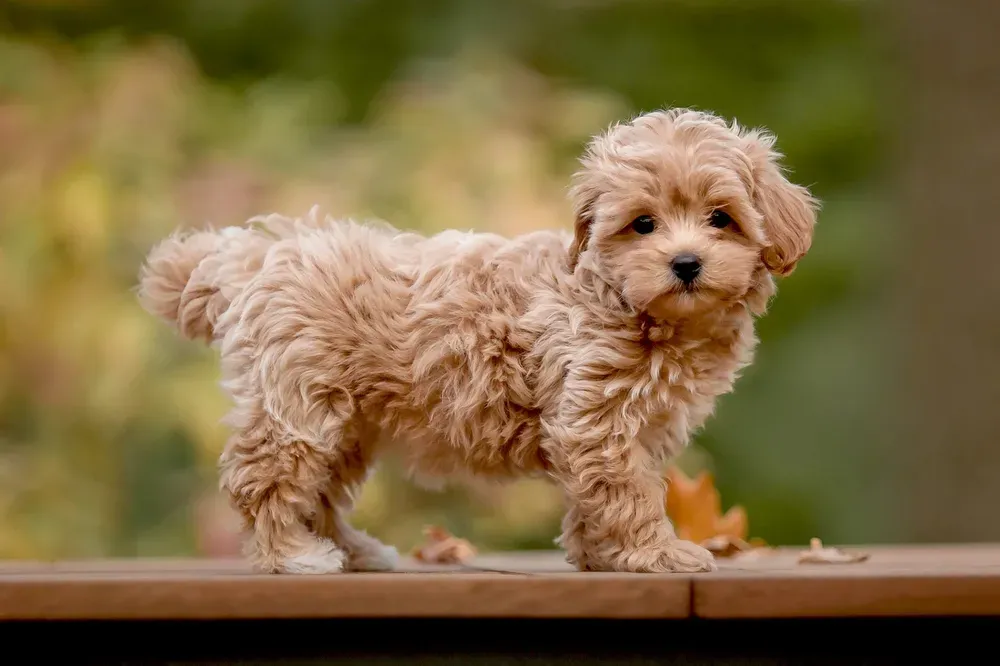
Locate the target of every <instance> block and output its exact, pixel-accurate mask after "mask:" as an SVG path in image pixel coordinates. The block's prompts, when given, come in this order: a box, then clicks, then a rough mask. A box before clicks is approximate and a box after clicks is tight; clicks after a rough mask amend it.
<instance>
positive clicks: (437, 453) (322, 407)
mask: <svg viewBox="0 0 1000 666" xmlns="http://www.w3.org/2000/svg"><path fill="white" fill-rule="evenodd" d="M773 143H774V139H773V137H772V136H771V135H769V134H767V133H766V132H763V131H758V130H749V131H748V130H744V129H742V128H740V127H739V126H737V125H736V124H728V123H726V122H724V121H723V120H721V119H720V118H718V117H716V116H713V115H711V114H707V113H703V112H699V111H692V110H684V109H672V110H667V111H659V112H655V113H649V114H646V115H642V116H639V117H637V118H635V119H633V120H632V121H631V122H628V123H623V124H619V125H617V126H614V127H612V128H611V129H610V130H608V131H607V132H606V133H604V134H603V135H601V136H599V137H596V138H595V139H594V140H593V141H592V142H591V143H590V145H589V147H588V149H587V151H586V154H585V155H584V157H583V158H582V164H581V169H580V170H579V173H578V174H577V175H576V180H575V183H574V185H573V188H572V192H571V195H572V200H573V204H574V208H575V214H576V224H575V233H574V234H573V235H570V234H568V233H564V232H560V231H542V232H535V233H530V234H526V235H523V236H520V237H516V238H511V239H507V238H503V237H501V236H498V235H495V234H490V233H471V232H470V233H466V232H458V231H446V232H443V233H440V234H437V235H433V236H430V237H424V236H421V235H417V234H413V233H402V232H399V231H396V230H395V229H392V228H390V227H387V226H375V225H368V224H358V223H355V222H352V221H338V220H330V219H319V217H318V216H317V215H316V211H315V210H314V211H312V212H311V213H310V215H308V216H306V217H305V218H303V219H294V218H288V217H283V216H279V215H270V216H266V217H260V218H254V219H253V220H251V222H252V223H251V224H248V225H245V226H239V227H227V228H224V229H221V230H217V231H215V230H213V231H200V232H195V233H189V234H186V235H175V236H173V237H171V238H168V239H167V240H165V241H163V242H162V243H160V244H159V245H158V246H157V247H156V248H155V249H153V251H152V252H151V253H150V256H149V257H148V260H147V262H146V265H145V266H144V268H143V272H142V277H141V284H140V297H141V300H142V302H143V304H144V305H145V307H146V308H147V309H148V310H149V311H150V312H152V313H154V314H156V315H158V316H160V317H162V318H164V319H165V320H167V321H169V322H171V323H173V324H174V325H176V326H177V327H178V329H179V330H180V331H181V333H182V334H184V335H185V336H187V337H189V338H192V339H203V340H205V341H210V342H213V343H214V344H215V345H216V346H217V347H218V349H219V352H220V354H221V363H222V369H223V375H224V379H225V381H224V383H223V385H224V387H225V388H226V389H227V390H228V392H229V393H230V395H231V396H232V399H233V403H234V406H233V409H232V412H231V413H230V415H229V417H228V424H229V425H230V426H231V428H232V433H233V434H232V437H231V438H230V439H229V441H228V443H227V444H226V446H225V449H224V451H223V453H222V456H221V461H220V468H221V482H222V487H223V488H224V489H225V490H226V491H227V492H228V493H229V495H230V496H231V499H232V502H233V505H234V506H235V507H236V508H237V509H238V510H239V512H240V513H241V515H242V516H243V519H244V520H245V524H246V528H247V531H248V535H249V539H248V545H249V547H250V548H249V553H250V555H251V557H252V558H253V561H254V562H255V563H256V565H257V566H258V567H260V568H261V569H262V570H264V571H268V572H285V573H332V572H339V571H343V570H365V569H387V568H391V567H392V566H393V563H394V561H395V551H394V550H393V549H391V548H389V547H386V546H383V545H382V544H381V543H379V542H378V541H377V540H375V539H374V538H372V537H371V536H369V535H367V534H365V533H363V532H361V531H359V530H357V529H355V528H354V527H352V526H351V525H350V524H349V522H348V521H347V513H348V512H349V511H350V509H351V506H352V502H353V498H354V497H355V495H356V493H357V492H358V490H359V488H360V487H361V484H362V483H363V482H364V480H365V478H366V477H367V475H368V474H369V472H370V470H371V469H372V466H373V465H374V464H375V462H376V460H377V459H378V457H379V456H380V455H382V454H383V453H388V452H394V453H396V454H398V455H401V456H404V457H405V460H406V462H407V463H408V465H409V468H410V469H411V470H412V472H413V474H414V475H415V476H419V477H423V478H431V479H445V478H461V477H466V478H469V477H471V478H483V479H507V478H513V477H516V476H519V475H536V474H543V475H547V476H548V477H549V478H551V479H552V481H554V482H555V483H557V484H559V485H560V486H561V488H562V489H563V490H564V492H565V497H566V501H567V503H568V512H567V514H566V518H565V521H564V525H563V534H562V536H561V537H560V539H559V541H558V542H559V543H560V544H561V545H562V546H563V548H565V550H566V553H567V558H568V560H569V561H570V562H571V563H573V564H574V565H575V566H576V567H578V568H579V569H582V570H590V571H630V572H695V571H706V570H711V569H713V568H714V563H713V558H712V556H711V554H710V553H709V552H707V551H706V550H704V549H703V548H701V547H699V546H697V545H695V544H692V543H689V542H685V541H682V540H680V539H678V537H677V536H676V534H675V532H674V529H673V527H672V526H671V524H670V522H669V521H668V519H667V516H666V514H665V511H664V493H665V487H664V480H663V475H662V467H663V464H664V463H665V461H666V460H667V459H668V458H669V457H670V456H671V455H673V454H674V453H676V452H677V451H679V450H680V449H681V448H682V447H683V446H685V445H686V443H687V442H688V440H689V438H690V437H691V434H692V432H694V431H696V430H697V429H698V428H699V427H700V426H701V425H702V424H703V423H704V422H705V420H706V419H707V418H708V417H709V415H710V414H711V413H712V410H713V406H714V404H715V401H716V398H717V397H718V396H720V395H722V394H724V393H727V392H729V391H730V390H731V389H732V387H733V383H734V381H735V380H736V378H737V375H738V373H739V371H740V369H741V368H743V367H744V366H746V365H747V364H748V363H749V362H750V360H751V356H752V352H753V349H754V347H755V345H756V339H755V336H754V328H753V321H754V317H755V316H757V315H760V314H762V313H763V312H764V310H765V306H766V305H767V303H768V301H769V299H770V297H771V296H772V295H773V293H774V290H775V285H774V280H773V276H774V275H786V274H788V273H790V272H791V271H792V269H793V268H794V266H795V264H796V262H797V261H799V260H800V259H801V258H802V256H803V255H804V254H805V253H806V251H807V249H808V248H809V246H810V243H811V238H812V232H813V226H814V224H815V215H816V210H817V208H818V204H817V202H816V200H815V199H813V197H812V196H811V195H810V194H809V192H808V191H807V190H806V189H804V188H802V187H800V186H797V185H794V184H792V183H791V182H789V181H788V180H787V179H786V177H785V176H784V175H783V173H782V171H781V169H780V167H779V164H778V159H779V155H778V154H777V153H776V152H775V151H774V149H773Z"/></svg>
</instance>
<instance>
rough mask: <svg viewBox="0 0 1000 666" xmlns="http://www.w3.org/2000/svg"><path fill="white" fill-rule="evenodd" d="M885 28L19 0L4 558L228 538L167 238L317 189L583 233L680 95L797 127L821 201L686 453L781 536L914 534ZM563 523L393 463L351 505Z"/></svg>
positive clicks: (553, 506) (3, 220)
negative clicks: (896, 423) (150, 272)
mask: <svg viewBox="0 0 1000 666" xmlns="http://www.w3.org/2000/svg"><path fill="white" fill-rule="evenodd" d="M869 21H870V17H869V10H868V6H867V3H863V2H850V1H844V0H812V1H810V2H796V1H786V2H778V1H777V0H740V1H738V2H737V1H735V0H732V1H725V0H703V1H701V2H695V1H694V0H687V1H682V0H673V1H671V2H624V1H623V2H610V1H601V0H589V1H587V0H538V1H535V2H528V1H527V0H515V1H513V2H507V3H499V2H476V1H469V0H466V1H459V0H428V1H426V2H419V3H418V2H412V1H408V0H400V1H394V0H372V1H362V0H352V1H349V2H347V1H345V2H322V1H320V0H298V1H297V2H290V3H281V2H277V1H265V0H241V1H237V0H213V1H212V2H196V1H195V0H174V1H166V0H164V1H156V2H145V3H136V2H129V1H128V0H90V1H89V2H68V1H59V0H46V1H42V0H35V1H28V0H20V1H8V2H6V3H3V4H0V557H85V556H109V555H151V554H160V555H164V554H192V553H196V552H211V553H215V552H223V551H225V549H226V548H230V547H231V543H230V542H225V540H224V539H220V537H219V534H220V533H222V532H224V531H225V530H227V529H228V527H229V524H228V523H227V522H226V516H227V515H228V514H226V513H225V512H224V511H223V512H222V513H220V511H219V507H218V504H217V503H218V501H219V499H220V498H219V496H218V493H217V491H216V476H215V468H214V465H215V459H216V457H217V455H218V453H219V450H220V448H221V445H222V443H223V441H224V438H225V434H226V433H225V430H224V428H223V427H222V426H221V425H220V424H219V419H220V418H221V416H222V415H223V414H224V412H225V410H226V409H227V403H226V400H225V398H224V396H223V395H222V393H221V392H220V391H219V389H218V386H217V379H218V368H217V359H216V357H215V355H214V353H213V352H212V351H211V350H208V349H205V348H202V347H200V346H199V345H195V344H191V343H184V342H182V341H180V340H178V339H177V338H176V336H174V335H173V334H172V333H171V332H170V331H169V330H167V329H166V327H165V326H163V325H162V324H160V323H159V322H157V321H154V320H153V319H152V318H151V317H149V316H148V315H146V314H145V313H144V312H143V311H142V310H141V309H140V308H139V306H138V305H137V303H136V301H135V298H134V292H133V287H134V283H135V278H136V273H137V270H138V267H139V265H140V263H141V260H142V257H143V255H144V254H145V252H146V251H147V250H148V249H149V247H150V246H151V245H152V244H153V243H155V242H156V241H157V240H158V239H159V238H161V237H162V236H163V235H165V234H167V233H169V232H170V231H172V230H173V229H175V228H177V227H178V226H182V225H199V226H200V225H205V224H212V225H215V226H221V225H226V224H238V223H240V222H241V221H242V220H244V219H245V218H246V217H248V216H250V215H254V214H257V213H261V212H270V211H282V212H286V213H304V212H306V211H307V210H308V209H309V208H310V207H311V206H312V205H314V204H319V205H320V207H321V209H322V210H324V211H325V212H329V213H331V214H334V215H347V216H353V217H356V218H364V217H377V218H382V219H386V220H388V221H390V222H392V223H393V224H395V225H396V226H400V227H407V228H414V229H420V230H424V231H428V232H431V231H436V230H439V229H443V228H448V227H458V228H475V229H481V230H487V229H488V230H496V231H501V232H503V233H508V234H513V233H518V232H521V231H525V230H528V229H534V228H539V227H543V226H567V227H568V226H569V223H570V222H569V209H568V205H567V202H566V200H565V191H566V186H567V179H568V176H569V174H570V173H571V172H572V171H573V169H574V167H575V159H576V156H577V155H578V153H579V151H580V149H581V147H582V145H583V143H584V142H585V141H586V139H587V138H588V137H589V135H591V134H592V133H594V132H597V131H600V130H601V129H603V128H604V127H605V126H606V125H607V124H608V123H609V122H611V121H612V120H614V119H618V118H622V117H625V116H628V115H629V114H631V113H634V112H637V111H641V110H649V109H652V108H656V107H661V106H665V105H675V104H676V105H682V106H695V107H700V108H707V109H712V110H714V111H717V112H719V113H722V114H724V115H727V116H735V117H737V118H739V119H740V121H741V122H742V123H743V124H748V125H756V124H763V125H766V126H768V127H769V128H771V129H772V130H774V131H775V132H776V133H777V135H778V137H779V147H780V149H781V150H782V151H783V152H784V153H785V154H786V155H787V156H788V159H787V161H788V164H789V165H790V166H791V167H792V169H793V172H794V174H793V175H794V178H795V179H796V180H798V181H800V182H803V183H805V184H808V185H811V186H813V187H814V191H815V192H816V194H817V195H818V196H819V197H820V198H822V199H823V200H824V206H825V207H824V212H823V214H822V217H821V224H820V227H819V229H818V233H817V238H816V242H815V249H814V251H813V252H812V254H811V255H810V256H809V257H808V258H807V260H806V261H804V262H803V263H802V264H801V265H800V268H799V269H798V271H796V273H795V275H794V276H792V278H791V279H789V280H788V281H787V282H785V283H784V284H783V285H782V287H781V291H780V294H779V298H778V299H777V301H776V302H775V304H774V306H773V308H772V312H771V313H770V314H769V315H768V316H767V317H766V318H765V319H764V320H762V322H761V325H760V329H759V330H760V337H761V340H762V345H761V349H760V353H759V355H758V361H757V363H756V364H755V365H754V366H753V367H752V368H751V369H750V370H749V371H748V372H747V373H746V375H745V377H744V379H743V380H741V382H740V383H739V385H738V389H737V391H736V393H735V394H734V395H732V396H728V397H726V398H725V399H724V400H723V401H722V402H721V404H720V407H719V409H718V416H717V417H716V418H715V419H714V420H713V421H712V422H711V424H710V426H709V427H708V429H707V430H706V432H705V433H704V434H703V435H702V436H701V437H700V438H699V440H698V444H697V445H696V446H695V447H694V448H693V449H692V450H691V451H690V452H689V453H688V454H687V455H686V457H685V459H684V465H686V466H688V467H691V468H693V467H701V466H708V467H710V468H711V469H712V470H713V471H714V472H715V474H716V476H717V479H718V484H719V487H720V490H721V492H722V496H723V500H724V502H726V503H727V504H728V503H733V502H738V503H740V504H743V505H744V506H746V508H747V510H748V512H749V516H750V523H751V529H752V531H753V532H754V534H755V535H759V536H761V537H763V538H765V539H767V540H768V541H770V542H772V543H789V542H795V543H802V542H805V541H807V540H808V538H809V537H810V536H813V535H821V536H823V537H824V538H825V539H826V540H829V541H840V542H850V541H864V540H869V541H871V540H877V541H889V540H892V539H893V538H894V534H893V533H892V531H891V527H892V521H891V516H887V515H884V513H881V512H880V511H879V510H878V507H879V506H880V504H879V499H880V495H879V492H880V491H879V486H878V477H879V470H880V469H885V467H884V465H885V464H887V463H886V462H885V461H886V460H887V459H888V457H889V455H890V453H891V452H888V451H886V450H885V449H884V447H880V445H879V440H878V438H877V437H875V436H873V433H874V432H875V430H874V427H875V426H876V425H877V422H878V413H877V410H876V404H877V401H876V398H875V396H876V395H877V392H878V391H880V390H881V387H882V384H883V382H884V379H885V375H886V371H885V369H884V368H883V367H882V366H881V365H880V356H879V353H878V350H879V348H880V344H881V341H879V340H878V339H877V337H875V332H876V331H878V330H880V327H878V326H876V325H875V321H876V318H877V317H878V316H879V312H880V307H881V302H880V299H881V297H882V296H881V293H880V291H879V290H878V289H877V285H878V284H879V280H878V272H879V270H880V268H879V266H880V263H879V262H877V259H878V257H879V256H880V254H881V252H882V250H883V248H884V244H883V241H882V237H883V236H884V235H885V233H886V230H887V228H888V225H887V224H886V215H885V214H884V212H883V208H884V204H883V199H882V192H883V183H882V177H883V176H882V165H881V156H882V155H883V154H884V152H885V146H884V142H885V137H886V134H885V127H884V123H883V122H882V119H881V116H880V108H879V100H880V96H879V94H878V93H879V85H880V84H879V80H880V79H879V77H880V76H881V74H880V69H879V66H878V65H879V63H880V54H879V53H878V51H877V48H876V47H875V45H874V44H873V42H872V38H871V30H870V28H869V25H868V23H869ZM849 488H850V490H848V489H849ZM561 512H562V505H561V499H560V497H559V496H558V494H557V493H556V492H555V490H554V489H553V488H550V487H549V486H548V485H547V484H545V483H543V482H534V481H532V482H524V483H517V484H514V485H512V486H507V487H493V486H487V487H482V488H473V489H464V488H459V489H451V490H447V491H445V492H443V493H432V492H428V491H423V490H420V489H417V488H414V487H413V486H412V485H411V484H409V483H408V482H404V481H403V480H402V478H401V475H400V473H399V470H398V469H396V468H395V467H394V466H393V465H392V464H391V463H390V464H387V465H386V466H385V467H384V468H383V469H382V470H380V472H379V473H378V474H377V475H376V476H375V477H374V478H373V479H372V481H371V482H370V484H369V486H368V487H367V488H366V490H365V493H364V495H363V497H362V499H361V502H360V505H359V507H358V511H357V522H358V523H359V524H361V525H363V526H365V527H367V528H369V529H370V530H371V531H372V532H374V533H375V534H377V535H379V536H381V537H383V538H386V539H388V540H390V541H393V542H395V543H396V544H397V545H399V546H401V547H402V548H404V549H405V548H407V547H409V546H410V545H412V544H413V543H414V542H415V541H416V540H418V539H419V535H420V529H421V526H422V525H423V524H424V523H438V524H443V525H446V526H447V527H448V528H449V529H451V530H452V531H454V532H455V533H457V534H460V535H462V536H465V537H468V538H470V539H471V540H472V541H473V542H474V543H476V544H477V545H478V546H480V547H481V548H487V549H488V548H548V547H551V544H552V539H553V538H554V537H555V535H556V533H557V530H558V523H559V519H560V516H561ZM220 515H221V516H222V518H220V517H219V516H220ZM220 543H221V544H223V545H218V544H220ZM227 543H230V545H225V544H227Z"/></svg>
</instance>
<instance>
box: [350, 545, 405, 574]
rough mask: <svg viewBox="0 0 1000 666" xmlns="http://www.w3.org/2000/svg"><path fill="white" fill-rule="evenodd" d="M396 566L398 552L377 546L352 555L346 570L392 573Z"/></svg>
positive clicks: (391, 548)
mask: <svg viewBox="0 0 1000 666" xmlns="http://www.w3.org/2000/svg"><path fill="white" fill-rule="evenodd" d="M398 564H399V551H397V550H396V549H395V548H393V547H392V546H384V545H382V544H378V546H377V547H374V548H370V549H366V550H365V552H363V553H357V554H353V553H352V554H351V557H350V558H349V559H348V562H347V568H348V570H350V571H392V570H393V569H395V568H396V566H397V565H398Z"/></svg>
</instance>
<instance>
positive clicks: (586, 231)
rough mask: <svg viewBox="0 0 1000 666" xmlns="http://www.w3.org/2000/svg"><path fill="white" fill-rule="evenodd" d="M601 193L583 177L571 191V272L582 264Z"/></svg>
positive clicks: (579, 178)
mask: <svg viewBox="0 0 1000 666" xmlns="http://www.w3.org/2000/svg"><path fill="white" fill-rule="evenodd" d="M598 194H599V192H598V190H597V188H596V187H595V186H594V185H593V183H591V182H589V181H588V180H587V179H585V178H583V177H578V180H577V181H576V182H575V183H574V184H573V187H572V188H571V189H570V193H569V197H570V200H571V201H572V202H573V217H574V220H575V221H574V223H573V242H572V243H570V246H569V272H570V273H572V272H573V271H575V270H576V265H577V264H578V263H580V255H581V254H583V251H584V250H585V249H586V248H587V240H589V238H590V229H591V227H592V226H593V225H594V204H595V203H596V202H597V196H598Z"/></svg>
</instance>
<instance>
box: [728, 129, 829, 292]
mask: <svg viewBox="0 0 1000 666" xmlns="http://www.w3.org/2000/svg"><path fill="white" fill-rule="evenodd" d="M744 140H745V142H746V148H745V149H746V152H747V155H748V156H749V157H750V160H751V163H752V164H753V201H754V206H755V207H756V208H757V211H758V212H759V213H760V214H761V215H762V216H763V218H764V233H765V234H766V235H767V239H768V241H769V245H768V246H767V247H765V248H764V251H763V253H762V257H761V259H762V260H763V262H764V266H765V267H766V268H767V269H768V270H769V271H771V272H772V273H774V274H775V275H780V276H784V275H788V274H789V273H791V272H792V271H793V270H795V265H796V264H797V263H798V262H799V260H800V259H801V258H802V257H803V256H805V254H806V252H808V251H809V248H810V246H811V245H812V238H813V228H814V227H815V225H816V214H817V212H818V211H819V207H820V204H819V201H818V200H817V199H815V198H813V196H812V195H811V194H810V192H809V190H808V189H806V188H805V187H802V186H801V185H796V184H794V183H792V182H790V181H789V180H788V179H787V178H786V177H785V175H784V173H783V170H782V167H781V165H780V163H779V160H780V159H781V157H782V155H781V154H780V153H778V152H777V151H776V150H774V142H775V139H774V136H773V135H771V134H769V133H767V132H764V131H761V130H752V131H750V132H748V133H747V134H745V135H744Z"/></svg>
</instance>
